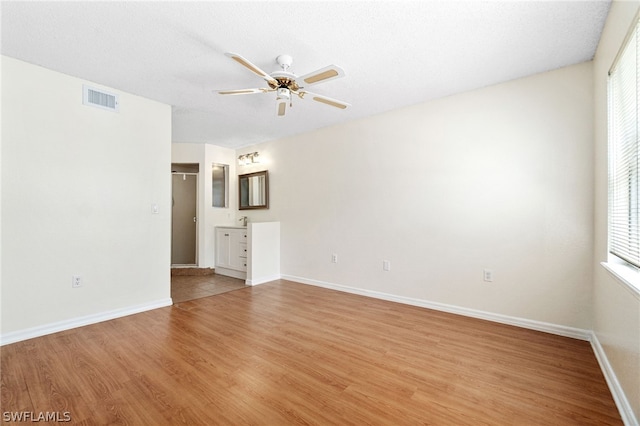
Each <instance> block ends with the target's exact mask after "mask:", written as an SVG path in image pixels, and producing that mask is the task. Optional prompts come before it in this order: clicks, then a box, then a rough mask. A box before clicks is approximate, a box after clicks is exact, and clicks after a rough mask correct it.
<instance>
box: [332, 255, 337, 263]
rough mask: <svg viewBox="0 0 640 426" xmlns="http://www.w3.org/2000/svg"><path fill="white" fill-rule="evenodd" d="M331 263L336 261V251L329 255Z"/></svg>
mask: <svg viewBox="0 0 640 426" xmlns="http://www.w3.org/2000/svg"><path fill="white" fill-rule="evenodd" d="M331 263H338V255H337V254H336V253H333V254H332V255H331Z"/></svg>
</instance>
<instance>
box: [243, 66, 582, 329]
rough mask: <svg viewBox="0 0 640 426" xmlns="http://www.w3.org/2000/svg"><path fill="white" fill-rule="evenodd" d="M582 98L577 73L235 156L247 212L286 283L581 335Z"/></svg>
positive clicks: (516, 84)
mask: <svg viewBox="0 0 640 426" xmlns="http://www.w3.org/2000/svg"><path fill="white" fill-rule="evenodd" d="M592 90H593V84H592V65H591V63H586V64H581V65H576V66H572V67H568V68H564V69H560V70H557V71H553V72H548V73H545V74H540V75H535V76H532V77H528V78H524V79H520V80H517V81H512V82H508V83H505V84H500V85H496V86H492V87H487V88H484V89H481V90H477V91H473V92H468V93H464V94H460V95H457V96H452V97H449V98H445V99H441V100H437V101H433V102H428V103H425V104H421V105H416V106H413V107H409V108H404V109H402V110H398V111H393V112H389V113H385V114H382V115H379V116H376V117H372V118H368V119H363V120H360V121H357V122H351V123H348V124H345V125H341V126H336V127H332V128H326V129H323V130H320V131H316V132H313V133H309V134H304V135H299V136H296V137H291V138H288V139H284V140H279V141H276V142H271V143H265V144H261V145H258V146H253V147H248V148H246V149H244V150H241V152H239V153H242V152H244V151H247V152H248V151H254V150H257V151H259V152H260V157H261V159H263V161H264V163H262V164H260V165H259V166H257V167H253V168H250V169H249V168H247V170H240V171H239V172H240V173H245V172H247V171H255V170H257V169H269V177H270V185H271V197H270V205H271V208H270V209H269V210H257V211H250V212H248V216H250V220H251V221H252V222H253V221H270V220H278V221H280V222H281V229H282V240H281V244H282V265H281V269H282V274H283V275H285V276H289V277H298V278H303V279H305V280H309V281H314V282H319V283H323V284H327V283H328V284H332V285H340V286H350V287H356V288H360V289H365V290H369V291H375V292H382V293H386V294H391V295H397V296H402V297H407V298H414V299H419V300H428V301H432V302H438V303H444V304H449V305H455V306H459V307H465V308H468V309H475V310H481V311H488V312H492V313H497V314H503V315H508V316H515V317H519V318H525V319H529V320H533V321H541V322H548V323H552V324H558V325H563V326H567V327H575V328H580V329H589V328H590V309H591V282H592V269H591V258H592V229H593V221H592V203H593V194H592V182H593V172H592V155H593V143H592V140H593V134H592V125H591V121H592V115H593V92H592ZM317 107H318V108H320V107H322V106H317ZM310 113H311V111H310ZM336 113H339V112H336ZM243 169H244V168H243ZM254 169H255V170H254ZM332 253H336V254H338V263H336V264H332V263H331V254H332ZM383 260H389V261H390V262H391V271H390V272H384V271H383V270H382V262H383ZM483 268H491V269H492V270H493V271H494V275H495V278H494V281H493V282H492V283H486V282H483V273H482V271H483Z"/></svg>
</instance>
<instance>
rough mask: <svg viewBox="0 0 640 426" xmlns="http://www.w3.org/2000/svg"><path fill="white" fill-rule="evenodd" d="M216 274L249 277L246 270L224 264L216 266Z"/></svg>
mask: <svg viewBox="0 0 640 426" xmlns="http://www.w3.org/2000/svg"><path fill="white" fill-rule="evenodd" d="M214 273H215V274H216V275H224V276H225V277H231V278H238V279H240V280H246V279H247V273H246V272H244V271H237V270H235V269H229V268H223V267H222V266H216V267H215V268H214Z"/></svg>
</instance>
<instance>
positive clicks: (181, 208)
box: [171, 164, 199, 266]
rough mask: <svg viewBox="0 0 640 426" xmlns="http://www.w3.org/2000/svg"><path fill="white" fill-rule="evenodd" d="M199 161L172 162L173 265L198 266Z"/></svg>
mask: <svg viewBox="0 0 640 426" xmlns="http://www.w3.org/2000/svg"><path fill="white" fill-rule="evenodd" d="M198 172H199V165H198V164H171V193H172V208H171V266H197V256H198Z"/></svg>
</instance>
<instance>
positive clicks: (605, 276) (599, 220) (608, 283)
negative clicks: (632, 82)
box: [593, 1, 640, 421]
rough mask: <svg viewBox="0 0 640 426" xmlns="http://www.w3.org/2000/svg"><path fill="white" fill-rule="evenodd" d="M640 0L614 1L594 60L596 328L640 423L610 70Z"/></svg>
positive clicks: (637, 348)
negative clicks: (611, 238)
mask: <svg viewBox="0 0 640 426" xmlns="http://www.w3.org/2000/svg"><path fill="white" fill-rule="evenodd" d="M639 7H640V2H638V1H626V2H619V1H614V2H613V4H612V6H611V9H610V11H609V16H608V18H607V22H606V25H605V28H604V32H603V34H602V38H601V40H600V44H599V46H598V50H597V53H596V56H595V59H594V91H595V110H594V111H595V116H594V123H595V124H594V125H595V132H594V133H595V250H594V260H595V262H594V265H593V267H594V290H593V291H594V293H593V294H594V296H593V299H594V303H593V330H594V332H595V333H596V335H597V337H598V340H599V341H600V343H601V345H602V347H603V349H604V352H605V353H606V356H607V359H608V361H609V363H610V364H611V367H612V369H613V370H614V372H615V375H616V377H617V379H618V381H619V383H620V386H621V387H622V389H623V390H624V393H625V395H626V397H627V400H628V401H629V403H630V405H631V410H632V411H633V413H634V415H635V418H636V419H637V420H636V421H638V420H640V297H638V295H637V293H633V292H631V291H630V290H628V289H627V288H625V287H624V286H623V285H622V284H621V283H620V282H618V281H617V280H616V279H614V278H613V277H612V276H611V275H610V274H609V273H608V272H606V271H605V270H604V268H603V267H602V266H601V265H600V262H603V261H606V260H607V251H608V247H607V72H608V70H609V69H610V68H611V65H612V64H613V60H614V58H615V56H616V54H617V53H618V51H619V49H620V47H621V46H622V43H623V40H624V38H625V35H626V34H627V30H628V29H629V28H630V26H631V21H632V20H633V18H634V16H635V15H636V12H637V11H638V8H639Z"/></svg>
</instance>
